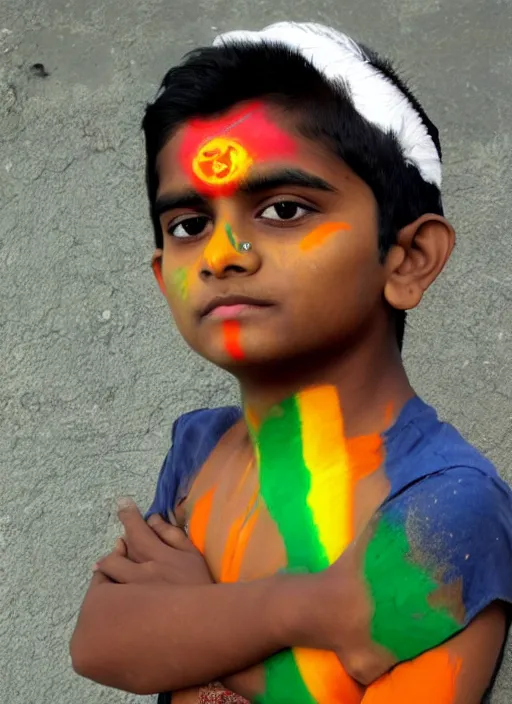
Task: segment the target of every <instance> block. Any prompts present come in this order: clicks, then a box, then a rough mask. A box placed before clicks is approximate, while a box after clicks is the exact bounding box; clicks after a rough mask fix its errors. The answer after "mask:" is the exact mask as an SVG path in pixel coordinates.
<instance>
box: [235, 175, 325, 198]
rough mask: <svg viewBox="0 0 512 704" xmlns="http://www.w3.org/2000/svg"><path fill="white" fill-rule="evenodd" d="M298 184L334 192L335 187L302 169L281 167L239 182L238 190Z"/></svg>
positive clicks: (253, 190)
mask: <svg viewBox="0 0 512 704" xmlns="http://www.w3.org/2000/svg"><path fill="white" fill-rule="evenodd" d="M287 186H300V187H302V188H314V189H315V190H317V191H328V192H331V193H332V192H336V188H334V186H332V185H331V184H330V183H328V182H327V181H324V179H323V178H320V177H319V176H314V175H313V174H310V173H308V172H307V171H302V169H282V170H280V171H272V172H270V173H268V174H257V175H254V176H251V177H249V178H248V179H247V180H243V181H241V182H240V187H239V189H238V190H239V191H240V192H241V193H245V194H248V195H254V194H256V193H261V192H262V191H270V190H271V189H273V188H286V187H287Z"/></svg>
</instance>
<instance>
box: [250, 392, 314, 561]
mask: <svg viewBox="0 0 512 704" xmlns="http://www.w3.org/2000/svg"><path fill="white" fill-rule="evenodd" d="M283 443H286V451H285V452H283ZM257 444H258V448H259V463H260V466H259V470H260V488H261V495H262V497H263V500H264V502H265V504H266V506H267V509H268V511H269V513H270V515H271V517H272V518H273V520H274V521H275V522H276V524H277V527H278V529H279V532H280V534H281V537H282V539H283V542H284V545H285V548H286V554H287V558H288V567H289V568H292V569H293V568H299V569H301V568H305V569H307V570H309V571H311V572H316V571H318V570H321V569H323V568H324V567H325V566H326V561H327V555H326V554H325V550H324V548H323V546H322V544H321V542H320V539H319V536H318V530H317V527H316V525H315V523H314V520H313V515H312V513H311V510H310V508H309V506H308V503H307V497H308V494H309V490H310V487H311V477H310V473H309V470H308V468H307V467H306V465H305V462H304V457H303V453H302V438H301V423H300V414H299V407H298V404H297V401H296V399H295V398H291V399H288V400H286V401H284V402H283V403H282V404H280V405H279V406H277V407H276V408H275V409H274V412H273V413H272V414H271V415H270V416H269V417H268V418H267V419H266V420H265V421H264V422H263V423H262V425H261V428H260V429H259V432H258V433H257Z"/></svg>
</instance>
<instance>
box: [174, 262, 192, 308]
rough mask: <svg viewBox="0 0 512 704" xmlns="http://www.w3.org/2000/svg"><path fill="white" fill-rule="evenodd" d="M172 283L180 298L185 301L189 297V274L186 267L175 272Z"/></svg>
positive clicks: (181, 267)
mask: <svg viewBox="0 0 512 704" xmlns="http://www.w3.org/2000/svg"><path fill="white" fill-rule="evenodd" d="M172 282H173V285H174V288H175V289H176V291H177V292H178V295H179V297H180V298H181V299H182V300H183V301H184V300H185V299H186V298H187V295H188V272H187V269H186V268H185V267H184V266H180V267H179V268H178V269H175V270H174V271H173V273H172Z"/></svg>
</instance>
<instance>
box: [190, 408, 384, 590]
mask: <svg viewBox="0 0 512 704" xmlns="http://www.w3.org/2000/svg"><path fill="white" fill-rule="evenodd" d="M358 440H360V439H358ZM349 442H350V441H349ZM375 449H376V450H377V452H371V456H369V457H368V465H369V466H367V467H366V470H367V471H365V468H364V467H363V468H361V467H359V468H358V469H355V472H356V473H357V474H360V475H361V476H357V477H356V478H353V480H351V481H350V482H348V493H349V495H348V496H345V497H344V498H345V502H346V503H345V502H341V503H340V505H338V511H337V515H338V518H339V521H340V531H341V524H342V523H344V522H346V521H347V520H348V522H349V524H350V529H349V530H350V532H349V533H348V535H347V539H348V537H350V539H353V538H354V537H356V536H357V535H358V534H359V533H360V532H361V531H362V529H363V528H364V527H365V526H366V525H367V523H368V522H369V520H370V519H371V517H372V516H373V515H374V513H375V511H376V510H377V509H378V507H379V506H380V505H381V504H382V502H383V501H384V500H385V498H386V497H387V496H388V494H389V491H390V482H389V480H388V479H387V477H386V474H385V472H384V468H383V466H382V463H379V460H378V455H379V452H378V448H375ZM284 452H285V450H284ZM284 452H283V454H284ZM363 462H364V460H363ZM328 472H329V469H328V468H326V471H325V473H326V474H327V473H328ZM325 481H326V482H329V481H330V479H329V477H328V476H326V478H325ZM296 488H297V487H295V486H293V485H290V484H289V485H288V486H283V494H282V502H283V503H286V502H287V499H290V503H291V504H293V500H292V495H293V493H294V492H295V490H296ZM343 503H345V505H343ZM326 510H328V507H326ZM347 514H348V515H347ZM176 515H177V518H178V520H179V521H180V522H181V523H182V524H184V525H186V526H187V529H188V532H189V535H190V537H191V539H192V540H193V542H194V543H195V545H196V546H197V547H199V548H200V549H201V551H202V552H203V554H204V555H205V558H206V560H207V562H208V565H209V567H210V570H211V572H212V575H213V577H214V579H215V581H217V582H234V581H248V580H252V579H259V578H262V577H266V576H270V575H272V574H275V573H276V572H279V571H280V570H284V569H297V570H307V571H309V570H310V569H311V567H310V565H309V564H308V561H309V555H308V550H307V545H305V546H304V553H303V555H302V556H300V555H297V554H295V556H294V559H295V562H296V564H292V565H290V561H289V558H288V557H287V551H286V545H285V540H284V539H283V535H282V532H281V531H280V530H279V528H278V525H277V523H276V521H275V520H274V519H273V518H272V516H271V514H270V512H269V510H268V508H267V506H266V504H265V501H264V499H263V497H262V492H261V484H260V476H259V469H258V463H257V459H256V456H255V452H254V448H253V445H252V443H251V442H250V441H249V439H248V433H247V428H246V426H245V423H244V421H243V420H240V421H239V422H237V423H236V424H235V425H234V426H233V427H232V428H230V429H229V430H228V431H227V432H226V433H225V435H224V436H223V437H222V438H221V439H220V441H219V443H218V444H217V446H216V447H215V449H214V450H213V452H212V453H211V455H210V456H209V457H208V459H207V460H206V462H205V463H204V464H203V466H202V467H201V469H200V471H199V473H198V474H197V476H196V477H195V480H194V482H193V484H192V486H191V488H190V491H189V493H188V495H187V497H186V498H185V499H184V500H183V501H182V503H181V504H180V505H179V507H178V508H177V511H176ZM291 518H293V517H291ZM297 519H298V520H300V517H299V516H297ZM335 520H336V519H335ZM296 527H297V528H299V526H298V525H296ZM345 542H346V541H345ZM342 547H346V545H345V546H343V545H341V544H340V548H342ZM301 557H302V561H303V564H297V561H298V562H299V563H300V562H301Z"/></svg>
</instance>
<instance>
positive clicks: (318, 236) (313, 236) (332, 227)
mask: <svg viewBox="0 0 512 704" xmlns="http://www.w3.org/2000/svg"><path fill="white" fill-rule="evenodd" d="M350 229H351V227H350V225H349V224H348V223H346V222H326V223H324V224H323V225H319V226H318V227H316V228H315V229H314V230H312V231H311V232H310V233H309V234H307V235H306V236H305V237H304V238H303V239H302V240H301V242H300V245H299V246H300V249H301V250H302V251H303V252H307V251H309V250H310V249H314V248H315V247H318V246H319V245H321V244H323V243H324V242H325V240H326V239H327V238H328V237H330V236H331V235H334V234H336V233H337V232H339V231H340V230H350Z"/></svg>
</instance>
